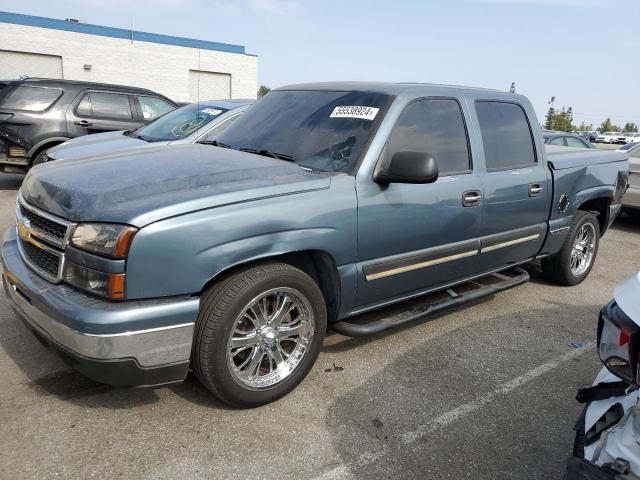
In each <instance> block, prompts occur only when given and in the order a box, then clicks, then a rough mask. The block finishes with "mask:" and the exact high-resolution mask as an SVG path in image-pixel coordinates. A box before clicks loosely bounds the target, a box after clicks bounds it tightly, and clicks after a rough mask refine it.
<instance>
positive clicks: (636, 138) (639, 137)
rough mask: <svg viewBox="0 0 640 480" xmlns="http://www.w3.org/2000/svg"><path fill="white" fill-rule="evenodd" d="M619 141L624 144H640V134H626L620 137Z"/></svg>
mask: <svg viewBox="0 0 640 480" xmlns="http://www.w3.org/2000/svg"><path fill="white" fill-rule="evenodd" d="M619 140H620V141H621V142H624V143H637V142H640V133H635V132H626V133H623V134H622V135H621V136H620V137H619Z"/></svg>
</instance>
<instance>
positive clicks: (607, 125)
mask: <svg viewBox="0 0 640 480" xmlns="http://www.w3.org/2000/svg"><path fill="white" fill-rule="evenodd" d="M598 131H599V132H600V133H602V132H619V131H620V127H619V126H617V125H616V124H614V123H612V122H611V119H610V118H609V117H607V119H606V120H605V121H604V122H602V123H601V124H600V128H598Z"/></svg>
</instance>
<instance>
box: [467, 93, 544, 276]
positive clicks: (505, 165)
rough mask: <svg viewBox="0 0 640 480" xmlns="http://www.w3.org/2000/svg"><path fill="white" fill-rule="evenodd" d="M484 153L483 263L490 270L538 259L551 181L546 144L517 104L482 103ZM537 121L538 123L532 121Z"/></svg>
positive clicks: (480, 119) (479, 110)
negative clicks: (536, 135) (544, 151)
mask: <svg viewBox="0 0 640 480" xmlns="http://www.w3.org/2000/svg"><path fill="white" fill-rule="evenodd" d="M475 111H476V115H477V120H478V127H479V131H480V140H481V142H482V149H483V154H484V164H485V170H484V171H483V172H482V184H483V189H484V211H483V221H482V232H481V238H480V241H481V258H482V260H483V262H484V265H485V267H486V268H487V269H494V268H497V267H500V266H507V265H510V264H513V263H518V262H522V261H523V260H525V259H528V258H531V257H534V256H535V255H536V254H537V253H538V251H539V250H540V247H541V245H542V242H543V240H544V237H545V234H546V228H547V220H548V215H549V201H550V198H551V193H552V192H551V180H550V178H549V173H548V170H547V168H546V167H545V165H543V162H542V160H543V158H544V157H543V155H542V153H541V152H539V151H538V149H539V148H544V147H543V146H542V141H541V139H537V140H538V141H536V140H535V139H534V136H533V129H532V127H531V121H530V120H529V118H528V116H527V113H526V112H525V109H524V108H523V106H522V105H521V104H519V103H517V102H507V101H498V100H476V101H475ZM532 121H535V118H533V119H532Z"/></svg>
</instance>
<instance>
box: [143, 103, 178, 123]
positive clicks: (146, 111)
mask: <svg viewBox="0 0 640 480" xmlns="http://www.w3.org/2000/svg"><path fill="white" fill-rule="evenodd" d="M138 101H139V102H140V109H141V110H142V117H143V118H144V120H145V122H150V121H152V120H155V119H156V118H158V117H161V116H162V115H164V114H165V113H168V112H170V111H171V110H174V108H175V107H174V106H173V105H171V104H169V103H167V102H165V101H164V100H161V99H159V98H155V97H138Z"/></svg>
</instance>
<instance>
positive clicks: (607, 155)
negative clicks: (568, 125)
mask: <svg viewBox="0 0 640 480" xmlns="http://www.w3.org/2000/svg"><path fill="white" fill-rule="evenodd" d="M546 150H547V160H548V162H549V164H550V165H551V168H552V169H553V170H564V169H567V168H575V167H585V166H591V165H598V164H602V163H613V162H624V161H626V160H627V158H628V154H627V152H618V151H615V150H600V149H596V148H593V149H586V148H571V147H558V146H554V145H546Z"/></svg>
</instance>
